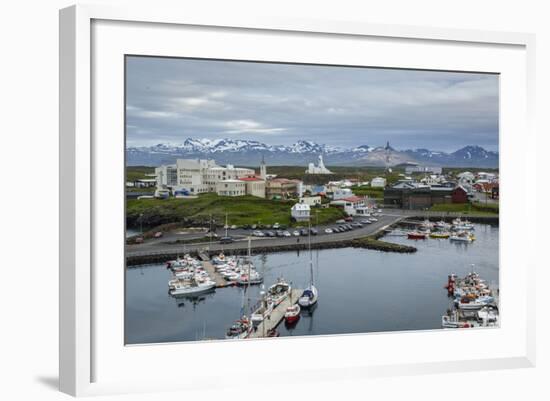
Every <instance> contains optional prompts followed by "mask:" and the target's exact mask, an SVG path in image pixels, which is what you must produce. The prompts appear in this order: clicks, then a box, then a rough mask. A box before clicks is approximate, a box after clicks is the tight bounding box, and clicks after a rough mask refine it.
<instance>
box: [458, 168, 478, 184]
mask: <svg viewBox="0 0 550 401" xmlns="http://www.w3.org/2000/svg"><path fill="white" fill-rule="evenodd" d="M457 178H458V183H459V185H462V186H464V185H465V184H467V185H472V184H473V183H474V181H475V178H476V177H475V175H474V174H472V173H470V172H469V171H464V172H463V173H460V174H458V175H457Z"/></svg>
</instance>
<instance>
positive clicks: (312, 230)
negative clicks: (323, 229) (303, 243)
mask: <svg viewBox="0 0 550 401" xmlns="http://www.w3.org/2000/svg"><path fill="white" fill-rule="evenodd" d="M310 232H311V235H317V234H319V231H317V229H316V228H312V229H310Z"/></svg>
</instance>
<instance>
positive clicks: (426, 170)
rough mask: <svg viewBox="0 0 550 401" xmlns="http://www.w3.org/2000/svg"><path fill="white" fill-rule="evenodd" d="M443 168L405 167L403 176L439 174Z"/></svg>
mask: <svg viewBox="0 0 550 401" xmlns="http://www.w3.org/2000/svg"><path fill="white" fill-rule="evenodd" d="M442 172H443V168H442V167H439V166H407V167H405V174H407V175H410V174H413V173H428V174H441V173H442Z"/></svg>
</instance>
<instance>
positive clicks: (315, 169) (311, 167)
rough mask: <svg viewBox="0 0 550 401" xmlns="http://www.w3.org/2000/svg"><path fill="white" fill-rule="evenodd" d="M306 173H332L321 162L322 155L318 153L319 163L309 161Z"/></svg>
mask: <svg viewBox="0 0 550 401" xmlns="http://www.w3.org/2000/svg"><path fill="white" fill-rule="evenodd" d="M306 174H333V173H332V171H330V170H329V169H328V168H326V167H325V163H323V155H319V165H317V166H316V165H315V163H309V165H308V166H307V170H306Z"/></svg>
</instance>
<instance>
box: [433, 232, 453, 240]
mask: <svg viewBox="0 0 550 401" xmlns="http://www.w3.org/2000/svg"><path fill="white" fill-rule="evenodd" d="M450 236H451V234H449V233H448V232H441V231H435V232H433V233H430V238H436V239H437V238H443V239H447V238H449V237H450Z"/></svg>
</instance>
